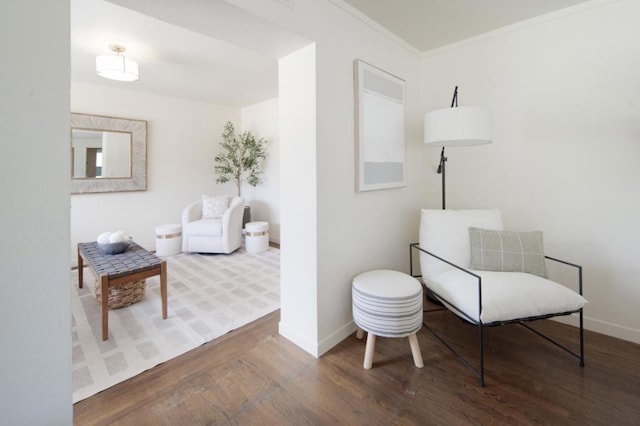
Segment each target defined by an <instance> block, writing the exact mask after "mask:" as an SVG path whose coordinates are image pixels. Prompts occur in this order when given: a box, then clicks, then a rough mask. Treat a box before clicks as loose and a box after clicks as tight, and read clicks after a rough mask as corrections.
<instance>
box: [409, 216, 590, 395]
mask: <svg viewBox="0 0 640 426" xmlns="http://www.w3.org/2000/svg"><path fill="white" fill-rule="evenodd" d="M415 249H417V250H418V251H419V254H420V269H421V273H422V275H421V276H422V280H423V282H424V284H425V285H426V288H427V293H428V294H430V295H431V296H432V297H434V298H435V299H437V300H439V301H440V302H442V303H443V305H444V306H445V307H446V308H448V309H449V310H450V311H452V312H453V313H455V314H456V315H458V316H459V317H461V318H463V319H464V320H465V321H467V322H469V323H471V324H473V325H476V326H478V331H479V346H480V348H479V349H480V361H479V369H478V370H476V369H474V368H473V367H471V365H470V364H469V363H466V364H467V366H468V367H470V368H471V369H472V370H474V371H475V372H476V374H477V375H478V376H479V378H480V383H481V384H482V385H484V366H483V351H484V343H483V329H484V327H488V326H494V325H503V324H509V323H518V324H522V325H525V327H527V328H530V327H529V326H528V325H526V324H525V322H528V321H532V320H538V319H544V318H550V317H554V316H559V315H570V314H574V313H575V314H578V315H579V320H580V330H579V331H580V348H579V352H578V353H575V352H573V351H571V350H569V349H567V348H565V347H564V346H562V345H560V344H558V343H557V342H553V343H555V344H557V345H558V346H560V347H562V348H563V349H565V350H566V351H567V352H569V353H571V354H572V355H574V356H576V357H577V358H578V359H579V361H580V365H581V366H582V365H584V351H583V347H584V345H583V313H582V308H583V306H584V305H585V304H586V303H587V301H586V300H585V299H584V298H583V297H582V267H580V266H579V265H574V264H572V263H568V262H565V261H562V260H559V259H555V258H551V257H548V256H545V254H544V251H543V244H542V232H540V231H534V232H508V231H503V227H502V217H501V215H500V211H499V210H496V209H488V210H427V209H425V210H422V217H421V220H420V243H419V244H412V245H411V253H412V254H413V252H414V250H415ZM546 261H554V262H559V263H561V264H564V265H568V266H569V267H572V268H576V270H577V278H578V279H577V282H578V283H577V284H578V285H577V286H576V287H577V288H576V290H577V291H574V290H573V289H570V288H568V287H565V286H564V285H561V284H559V283H557V282H554V281H552V280H550V279H548V278H547V270H546V266H545V262H546ZM412 263H413V262H412ZM412 266H413V265H412ZM411 275H414V274H413V270H412V272H411ZM414 276H415V275H414ZM425 327H426V328H427V329H429V330H430V331H431V332H432V333H433V332H434V331H433V330H432V329H431V328H429V327H428V326H427V324H426V323H425ZM534 331H535V330H534ZM536 333H538V332H537V331H536ZM434 334H435V333H434ZM538 334H540V333H538ZM436 337H438V338H440V337H439V336H437V335H436ZM441 340H442V339H441ZM549 340H550V339H549ZM443 343H444V341H443ZM447 346H448V345H447ZM449 349H452V348H451V347H449ZM452 350H453V349H452Z"/></svg>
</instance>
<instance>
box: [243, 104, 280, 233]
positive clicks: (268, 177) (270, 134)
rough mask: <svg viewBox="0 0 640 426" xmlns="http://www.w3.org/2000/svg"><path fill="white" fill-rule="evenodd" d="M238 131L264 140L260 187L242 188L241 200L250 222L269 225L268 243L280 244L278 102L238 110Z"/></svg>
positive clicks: (245, 186)
mask: <svg viewBox="0 0 640 426" xmlns="http://www.w3.org/2000/svg"><path fill="white" fill-rule="evenodd" d="M241 116H242V131H247V132H251V133H252V134H253V135H254V136H255V137H256V138H265V139H266V140H267V148H266V149H267V159H266V160H265V161H264V165H263V172H264V173H263V174H262V183H261V184H260V185H258V186H256V187H252V186H250V185H248V184H246V183H245V184H244V185H243V187H242V196H243V197H244V198H245V201H246V202H247V204H249V205H250V206H251V220H253V221H266V222H269V240H270V241H273V242H275V243H279V242H280V140H279V127H278V99H271V100H268V101H265V102H261V103H259V104H256V105H251V106H248V107H245V108H242V110H241Z"/></svg>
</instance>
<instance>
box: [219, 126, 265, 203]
mask: <svg viewBox="0 0 640 426" xmlns="http://www.w3.org/2000/svg"><path fill="white" fill-rule="evenodd" d="M222 139H223V140H222V142H221V143H220V146H221V147H222V150H221V151H220V153H219V154H218V155H216V158H215V166H214V168H213V170H214V172H215V174H216V175H218V177H217V178H216V183H226V182H230V181H233V182H235V184H236V186H237V188H238V196H240V187H241V185H242V182H245V181H246V182H247V183H248V184H249V185H251V186H257V185H258V184H259V183H261V182H262V179H261V178H260V175H261V174H262V161H263V160H264V159H265V158H266V157H267V156H266V151H265V146H266V144H267V141H266V139H264V138H260V139H256V138H255V136H253V135H252V134H251V132H243V133H241V134H239V135H236V134H235V129H234V127H233V123H231V122H230V121H228V122H227V124H225V125H224V132H223V133H222Z"/></svg>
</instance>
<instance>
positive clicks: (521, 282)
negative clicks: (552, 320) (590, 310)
mask: <svg viewBox="0 0 640 426" xmlns="http://www.w3.org/2000/svg"><path fill="white" fill-rule="evenodd" d="M471 272H473V273H474V274H477V275H479V276H480V277H482V315H480V319H481V320H482V322H483V323H485V324H488V323H492V322H495V321H509V320H513V319H517V318H529V317H537V316H543V315H548V314H558V313H563V312H571V311H575V310H577V309H580V308H582V307H583V306H584V305H585V304H586V303H587V300H586V299H585V298H584V297H582V296H581V295H579V294H578V293H576V292H575V291H573V290H571V289H569V288H567V287H564V286H563V285H561V284H558V283H556V282H554V281H551V280H548V279H546V278H542V277H539V276H537V275H532V274H527V273H523V272H496V271H475V270H473V271H471ZM427 287H428V288H430V289H432V290H433V291H435V292H436V293H438V294H439V295H440V296H442V297H443V298H445V299H447V300H448V301H450V302H451V303H452V304H454V305H456V306H457V307H459V308H460V309H461V310H462V311H464V312H465V313H466V314H467V315H468V316H469V317H471V318H472V319H473V320H474V321H478V279H477V278H475V277H473V276H471V275H469V274H466V273H465V272H463V271H460V270H458V269H451V270H448V271H446V272H442V273H441V274H438V275H436V276H435V277H431V278H429V280H428V282H427ZM449 308H450V309H451V310H452V311H454V312H455V309H453V308H452V307H449ZM456 313H457V314H458V315H460V314H459V313H458V312H456ZM460 316H461V315H460Z"/></svg>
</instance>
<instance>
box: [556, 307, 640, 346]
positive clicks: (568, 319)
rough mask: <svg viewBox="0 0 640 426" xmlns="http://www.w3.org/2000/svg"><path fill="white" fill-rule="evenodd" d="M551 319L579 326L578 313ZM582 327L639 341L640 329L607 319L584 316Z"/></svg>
mask: <svg viewBox="0 0 640 426" xmlns="http://www.w3.org/2000/svg"><path fill="white" fill-rule="evenodd" d="M553 320H554V321H558V322H560V323H563V324H568V325H572V326H574V327H579V326H580V322H579V321H580V320H579V317H578V314H573V315H567V316H562V317H554V318H553ZM584 328H585V330H589V331H595V332H596V333H600V334H604V335H606V336H610V337H615V338H617V339H622V340H626V341H628V342H633V343H640V330H636V329H633V328H629V327H625V326H622V325H619V324H613V323H610V322H607V321H602V320H597V319H594V318H588V317H585V318H584Z"/></svg>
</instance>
